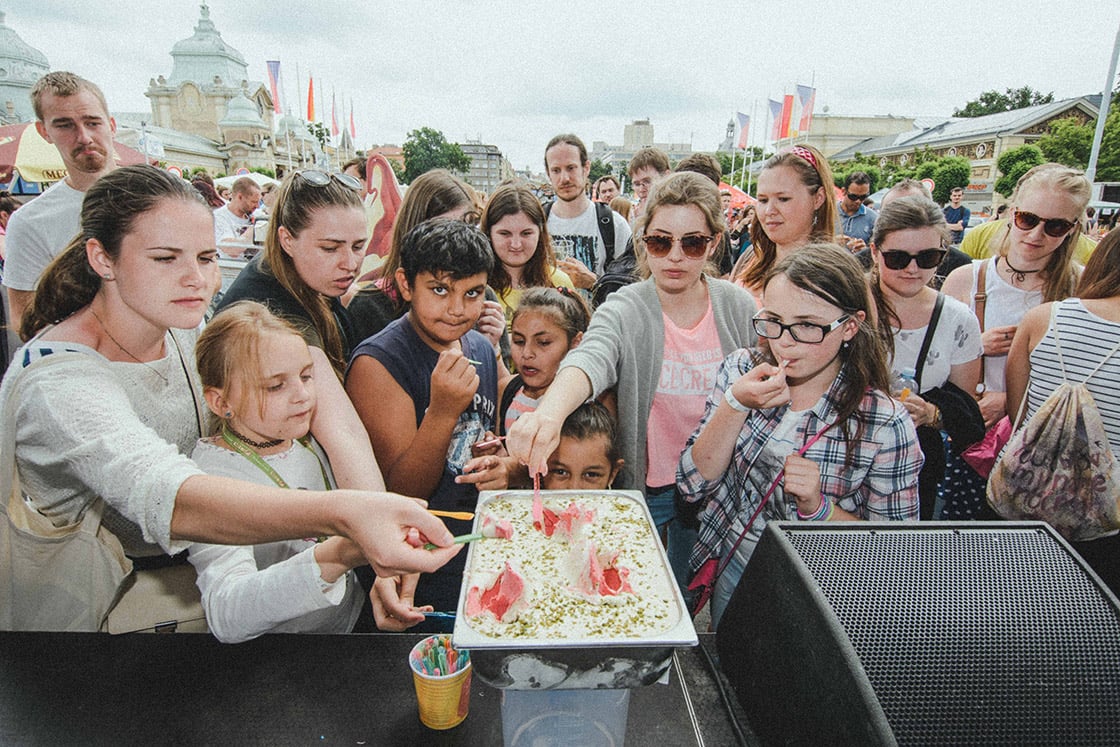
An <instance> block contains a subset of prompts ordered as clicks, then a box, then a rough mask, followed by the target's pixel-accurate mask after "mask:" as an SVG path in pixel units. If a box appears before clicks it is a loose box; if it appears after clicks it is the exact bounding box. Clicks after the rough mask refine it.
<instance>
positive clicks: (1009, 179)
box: [996, 145, 1046, 197]
mask: <svg viewBox="0 0 1120 747" xmlns="http://www.w3.org/2000/svg"><path fill="white" fill-rule="evenodd" d="M1045 160H1046V159H1044V158H1043V156H1042V151H1041V150H1039V147H1038V146H1037V145H1020V146H1019V147H1018V148H1012V149H1011V150H1008V151H1004V152H1003V154H1002V155H1000V157H999V158H998V159H997V160H996V168H997V169H999V171H1000V173H1001V174H1002V176H1000V178H999V179H997V180H996V191H997V192H999V193H1000V194H1001V195H1003V196H1004V197H1010V196H1011V193H1012V192H1013V191H1015V183H1016V182H1018V181H1019V178H1020V177H1022V176H1023V174H1025V173H1027V172H1028V171H1030V170H1031V169H1033V168H1034V167H1035V166H1037V165H1039V164H1040V163H1044V162H1045Z"/></svg>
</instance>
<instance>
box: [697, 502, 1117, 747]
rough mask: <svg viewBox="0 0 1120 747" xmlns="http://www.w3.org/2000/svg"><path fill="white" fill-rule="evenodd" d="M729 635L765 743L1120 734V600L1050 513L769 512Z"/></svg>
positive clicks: (1047, 740)
mask: <svg viewBox="0 0 1120 747" xmlns="http://www.w3.org/2000/svg"><path fill="white" fill-rule="evenodd" d="M716 639H717V645H718V648H719V655H720V664H721V667H722V669H723V671H724V673H725V674H726V675H727V677H728V679H729V680H730V681H731V683H732V685H733V686H734V688H735V690H736V692H737V694H738V696H739V701H740V703H742V705H743V708H744V709H745V710H746V712H747V715H748V718H749V719H750V722H751V727H752V728H753V729H754V731H755V732H756V734H758V736H759V737H760V738H761V739H762V740H763V741H764V742H766V743H776V744H814V745H824V744H828V745H834V744H858V745H864V744H901V745H936V744H944V745H996V744H1005V745H1016V746H1017V745H1028V744H1033V745H1059V744H1062V745H1066V744H1068V745H1105V744H1108V745H1116V744H1120V605H1118V603H1117V600H1116V598H1115V597H1114V596H1113V595H1112V594H1111V593H1110V592H1109V591H1108V590H1107V588H1106V587H1105V586H1104V585H1103V584H1102V583H1101V582H1100V580H1099V579H1098V578H1097V577H1096V576H1095V575H1094V574H1093V573H1092V572H1091V571H1090V570H1088V567H1087V566H1086V565H1085V564H1084V563H1083V562H1082V561H1081V559H1080V558H1079V557H1078V556H1077V555H1076V553H1074V552H1073V550H1071V549H1070V547H1069V545H1068V544H1066V542H1065V541H1064V540H1062V539H1061V537H1059V536H1058V535H1057V534H1056V533H1055V532H1054V531H1053V530H1052V529H1050V527H1049V526H1047V525H1045V524H1042V523H1035V522H1022V523H1010V522H1007V523H1000V522H996V523H980V522H951V523H949V522H944V523H941V522H939V523H928V524H926V523H923V524H917V523H901V522H898V523H851V524H846V523H835V522H827V523H815V524H811V523H808V522H776V523H770V524H768V525H767V527H766V531H765V532H764V533H763V536H762V539H761V541H760V542H759V544H758V547H757V548H756V549H755V551H754V554H753V556H752V557H751V559H750V562H749V563H748V564H747V568H746V571H745V572H744V574H743V578H742V580H741V582H740V583H739V586H738V588H737V589H736V590H735V593H734V594H733V595H732V598H731V601H730V603H729V605H728V607H727V610H726V612H725V613H724V616H723V619H722V620H721V621H720V625H719V630H718V632H717V636H716Z"/></svg>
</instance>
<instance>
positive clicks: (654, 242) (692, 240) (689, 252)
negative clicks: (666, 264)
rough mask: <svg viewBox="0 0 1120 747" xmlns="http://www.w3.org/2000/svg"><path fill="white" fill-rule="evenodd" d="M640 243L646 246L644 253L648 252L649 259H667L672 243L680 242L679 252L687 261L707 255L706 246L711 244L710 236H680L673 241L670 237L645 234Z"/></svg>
mask: <svg viewBox="0 0 1120 747" xmlns="http://www.w3.org/2000/svg"><path fill="white" fill-rule="evenodd" d="M642 241H643V242H644V243H645V245H646V251H647V252H649V256H651V257H657V258H661V257H667V256H669V252H671V251H672V250H673V242H674V241H680V242H681V251H682V252H684V256H686V257H688V258H689V259H703V258H704V256H705V255H706V254H707V253H708V244H710V243H711V241H712V237H711V236H702V235H700V234H689V235H688V236H681V237H680V238H679V239H674V238H673V237H672V236H658V235H656V234H655V235H653V236H651V235H649V234H646V235H645V236H642Z"/></svg>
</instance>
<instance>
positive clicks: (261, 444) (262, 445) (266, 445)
mask: <svg viewBox="0 0 1120 747" xmlns="http://www.w3.org/2000/svg"><path fill="white" fill-rule="evenodd" d="M225 430H226V431H227V432H228V433H229V434H230V435H231V436H233V437H234V438H236V439H237V440H238V441H244V442H245V443H247V444H249V445H250V446H252V447H253V448H254V449H271V448H272V447H273V446H279V445H280V444H282V443H284V441H286V440H287V439H285V438H277V439H275V440H273V441H254V440H253V439H251V438H245V436H242V435H241V434H240V433H238V432H237V431H235V430H234V429H233V428H230V427H229V424H226V426H225Z"/></svg>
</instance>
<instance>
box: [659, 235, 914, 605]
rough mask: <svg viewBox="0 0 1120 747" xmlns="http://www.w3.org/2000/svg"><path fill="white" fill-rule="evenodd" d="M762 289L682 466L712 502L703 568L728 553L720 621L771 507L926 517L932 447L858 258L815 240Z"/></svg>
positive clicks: (697, 492)
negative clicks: (917, 421)
mask: <svg viewBox="0 0 1120 747" xmlns="http://www.w3.org/2000/svg"><path fill="white" fill-rule="evenodd" d="M765 298H766V301H767V302H766V305H765V307H764V308H763V309H762V310H761V311H759V313H758V315H757V316H755V318H754V320H753V325H754V330H755V332H757V333H758V336H759V338H760V347H759V348H758V349H752V350H738V351H736V352H734V353H732V354H731V355H730V356H728V357H727V358H726V359H725V360H724V362H723V364H722V366H721V368H720V371H719V374H718V376H717V378H716V385H715V389H714V390H713V392H712V394H711V396H709V397H708V401H707V405H706V407H705V411H704V418H703V420H702V421H701V422H700V426H699V428H697V430H696V432H695V433H693V434H692V437H691V438H690V439H689V441H688V444H687V446H686V448H685V450H684V453H683V454H682V455H681V461H680V466H679V468H678V472H677V487H678V488H679V490H680V491H681V493H682V494H683V495H684V496H685V497H686V499H687V500H689V501H692V502H696V501H704V502H705V503H706V507H705V509H704V512H703V514H702V515H701V529H700V539H699V541H698V542H697V544H696V547H695V549H694V551H693V554H692V558H691V563H690V565H691V567H692V569H693V571H696V570H698V569H699V568H700V567H701V566H702V565H703V564H704V563H705V562H706V561H708V560H710V559H712V558H723V561H722V563H725V567H724V568H723V571H722V572H721V573H720V574H719V577H718V579H717V581H716V584H715V589H714V593H713V596H712V624H713V627H714V626H716V625H718V624H719V618H720V616H721V615H722V614H723V610H724V609H725V608H726V606H727V602H728V601H729V600H730V598H731V594H732V592H733V591H734V590H735V587H736V586H737V585H738V583H739V578H740V577H741V576H742V573H743V569H744V568H745V567H746V563H747V560H749V558H750V555H751V552H752V551H753V550H754V547H755V544H756V543H757V541H758V539H759V538H760V537H761V534H762V530H763V529H764V528H765V526H766V521H767V520H768V519H769V520H793V519H802V520H817V521H857V520H861V519H863V520H880V521H881V520H908V519H909V520H912V519H917V518H918V472H919V471H920V470H921V466H922V453H921V449H920V448H919V445H918V440H917V436H916V434H915V431H914V425H913V422H912V421H911V418H910V416H909V415H908V413H907V412H906V410H905V409H904V408H903V407H902V405H901V404H899V403H898V402H896V401H895V400H893V399H891V397H890V395H889V394H887V393H886V391H887V389H888V381H889V379H888V373H887V365H886V358H885V355H884V351H883V347H882V344H881V343H880V341H879V340H878V338H877V335H876V333H875V330H874V329H873V327H872V326H871V325H870V324H869V323H868V321H867V320H868V315H869V313H870V312H869V309H870V304H871V299H870V295H869V292H868V286H867V281H866V279H865V277H864V274H863V271H862V268H861V267H860V265H859V262H858V260H856V259H855V258H853V257H852V255H851V254H850V253H848V252H845V251H844V250H842V249H840V248H839V247H837V246H834V245H831V244H811V245H809V246H807V247H804V248H802V249H799V250H798V251H797V252H794V253H793V254H792V255H790V256H788V257H786V258H785V259H784V260H782V261H781V262H779V263H778V264H777V265H776V266H775V267H774V268H773V269H772V270H771V271H770V272H769V273H768V274H767V277H766V281H765ZM771 491H772V492H771ZM768 493H769V494H770V495H769V498H768V499H765V497H766V496H767V494H768ZM756 512H757V514H758V515H757V518H755V520H754V522H753V524H752V523H751V518H752V516H754V515H755V514H756ZM748 525H749V530H747V531H746V532H745V534H744V528H745V527H747V526H748ZM740 536H742V537H743V539H742V541H741V542H740V541H739V538H740ZM736 545H738V546H737V547H735V546H736Z"/></svg>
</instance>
